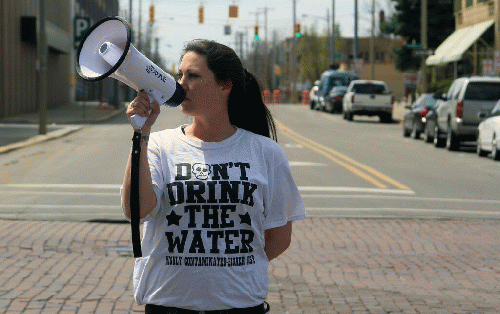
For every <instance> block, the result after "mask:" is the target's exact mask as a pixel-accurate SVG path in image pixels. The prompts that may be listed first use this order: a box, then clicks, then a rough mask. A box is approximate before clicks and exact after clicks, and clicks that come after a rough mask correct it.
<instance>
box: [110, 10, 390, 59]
mask: <svg viewBox="0 0 500 314" xmlns="http://www.w3.org/2000/svg"><path fill="white" fill-rule="evenodd" d="M295 1H296V19H297V21H299V22H300V23H301V28H302V31H304V29H307V28H310V27H312V26H313V25H314V26H315V27H316V29H317V30H318V32H319V33H321V32H325V33H326V32H327V25H328V23H327V19H326V18H327V13H328V14H329V15H330V17H331V15H332V6H333V0H309V1H307V0H295ZM141 2H142V10H139V7H140V4H141ZM293 2H294V0H272V1H271V0H204V1H201V0H184V1H180V0H132V6H133V14H132V21H131V22H132V23H131V24H132V28H133V29H134V31H137V30H138V29H139V22H138V21H139V11H140V12H142V16H141V19H142V23H141V29H142V33H143V34H144V33H145V31H146V30H147V24H148V20H149V6H150V5H151V4H154V5H155V23H154V27H153V32H152V36H153V37H158V38H159V53H160V54H161V55H162V57H163V58H164V59H165V60H166V61H167V64H168V65H169V66H170V65H174V64H178V63H179V57H180V55H181V52H182V49H183V47H184V45H185V43H186V42H188V41H190V40H192V39H197V38H203V39H212V40H216V41H218V42H221V43H223V44H226V45H228V46H230V47H232V48H235V49H236V47H235V42H236V36H235V33H236V32H243V33H245V34H246V35H247V36H246V37H247V43H248V47H251V44H252V41H253V31H254V25H255V24H256V23H257V22H258V24H259V25H260V30H259V33H260V38H261V42H263V40H264V37H265V35H264V25H265V15H264V11H265V10H266V8H267V30H268V31H267V39H268V42H269V43H271V42H272V41H273V37H277V39H278V40H283V39H285V38H286V37H291V36H293ZM119 3H120V14H119V15H120V16H122V17H124V18H125V19H126V20H129V13H128V12H129V7H130V0H119ZM200 4H203V6H204V11H205V22H204V23H203V24H199V23H198V7H199V6H200ZM230 5H237V6H238V8H239V9H238V12H239V16H238V18H229V6H230ZM371 8H372V0H358V16H359V19H358V21H359V22H358V36H361V37H362V36H369V34H370V30H371V13H370V12H371ZM380 10H384V11H385V12H386V16H388V15H390V12H388V11H390V0H376V7H375V11H376V12H377V14H376V16H378V12H379V11H380ZM257 13H258V14H257ZM257 19H258V20H257ZM335 23H336V24H338V25H339V26H340V33H341V36H343V37H353V34H354V0H336V1H335ZM330 24H331V20H330ZM225 25H230V26H231V35H229V36H227V35H224V26H225ZM274 34H275V35H274Z"/></svg>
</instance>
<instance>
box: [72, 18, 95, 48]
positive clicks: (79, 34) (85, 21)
mask: <svg viewBox="0 0 500 314" xmlns="http://www.w3.org/2000/svg"><path fill="white" fill-rule="evenodd" d="M73 23H74V27H73V30H74V36H75V40H74V43H75V49H78V47H79V46H80V41H81V40H82V39H83V36H85V34H87V31H88V30H89V29H90V26H91V25H90V18H88V17H82V16H75V19H74V21H73Z"/></svg>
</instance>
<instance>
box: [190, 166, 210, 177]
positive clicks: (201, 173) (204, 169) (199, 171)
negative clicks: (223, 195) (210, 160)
mask: <svg viewBox="0 0 500 314" xmlns="http://www.w3.org/2000/svg"><path fill="white" fill-rule="evenodd" d="M193 173H194V176H195V177H196V178H197V179H199V180H207V179H208V176H209V175H210V174H211V173H212V171H211V170H210V165H206V164H199V163H197V164H194V165H193Z"/></svg>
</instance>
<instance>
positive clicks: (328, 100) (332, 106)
mask: <svg viewBox="0 0 500 314" xmlns="http://www.w3.org/2000/svg"><path fill="white" fill-rule="evenodd" d="M346 92H347V86H334V87H333V88H332V90H331V91H330V93H328V95H327V96H326V97H325V98H324V110H325V111H327V112H330V113H334V112H339V113H341V112H342V100H343V98H344V95H345V93H346Z"/></svg>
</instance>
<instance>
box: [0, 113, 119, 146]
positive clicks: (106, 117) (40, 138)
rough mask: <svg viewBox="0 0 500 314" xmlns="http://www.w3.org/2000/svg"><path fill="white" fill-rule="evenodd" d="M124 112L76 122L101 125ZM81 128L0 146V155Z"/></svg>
mask: <svg viewBox="0 0 500 314" xmlns="http://www.w3.org/2000/svg"><path fill="white" fill-rule="evenodd" d="M124 111H125V108H122V109H118V110H114V111H113V112H111V113H110V114H108V115H105V116H102V117H99V118H95V119H92V120H88V121H78V123H81V124H84V123H102V122H104V121H106V120H108V119H111V118H113V117H115V116H117V115H119V114H120V113H123V112H124ZM72 123H73V124H74V123H75V122H72ZM72 123H63V124H72ZM82 128H83V126H81V125H78V126H67V127H65V128H62V129H59V130H55V131H52V132H49V133H47V134H43V135H36V136H34V137H31V138H29V139H27V140H24V141H21V142H17V143H13V144H9V145H6V146H0V155H1V154H5V153H8V152H11V151H14V150H17V149H20V148H24V147H28V146H32V145H36V144H39V143H42V142H45V141H50V140H54V139H58V138H61V137H64V136H66V135H69V134H71V133H74V132H77V131H79V130H81V129H82Z"/></svg>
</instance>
